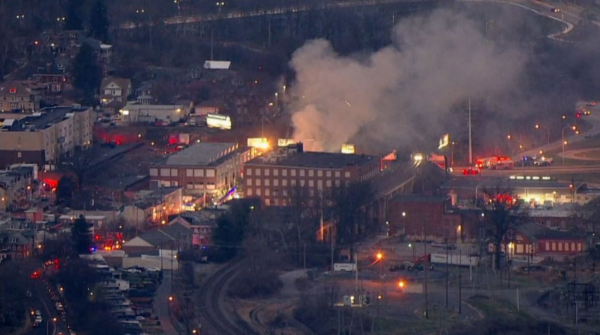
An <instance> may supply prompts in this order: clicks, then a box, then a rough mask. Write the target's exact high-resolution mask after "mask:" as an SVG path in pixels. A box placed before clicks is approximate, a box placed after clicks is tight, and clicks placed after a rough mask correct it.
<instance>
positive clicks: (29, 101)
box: [0, 81, 40, 112]
mask: <svg viewBox="0 0 600 335" xmlns="http://www.w3.org/2000/svg"><path fill="white" fill-rule="evenodd" d="M39 100H40V99H39V97H38V96H36V95H35V94H34V92H32V90H31V89H30V88H27V87H25V86H24V85H22V84H21V83H19V82H17V81H12V82H8V83H0V112H11V111H24V112H35V111H37V110H38V109H39V108H40V101H39Z"/></svg>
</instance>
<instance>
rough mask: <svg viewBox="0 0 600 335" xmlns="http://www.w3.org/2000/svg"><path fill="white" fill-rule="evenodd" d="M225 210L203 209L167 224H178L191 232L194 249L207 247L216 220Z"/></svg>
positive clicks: (183, 215)
mask: <svg viewBox="0 0 600 335" xmlns="http://www.w3.org/2000/svg"><path fill="white" fill-rule="evenodd" d="M226 212H227V209H223V208H205V209H203V210H201V211H196V212H184V213H181V214H180V215H178V216H177V217H176V218H174V219H173V220H171V222H169V224H174V223H180V224H181V225H183V226H184V227H187V228H188V229H190V231H191V232H192V245H193V246H194V247H207V246H209V245H210V243H211V240H212V233H213V231H214V230H215V228H216V227H217V219H218V218H219V217H220V216H221V215H223V214H225V213H226Z"/></svg>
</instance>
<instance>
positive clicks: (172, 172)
mask: <svg viewBox="0 0 600 335" xmlns="http://www.w3.org/2000/svg"><path fill="white" fill-rule="evenodd" d="M171 177H177V169H171Z"/></svg>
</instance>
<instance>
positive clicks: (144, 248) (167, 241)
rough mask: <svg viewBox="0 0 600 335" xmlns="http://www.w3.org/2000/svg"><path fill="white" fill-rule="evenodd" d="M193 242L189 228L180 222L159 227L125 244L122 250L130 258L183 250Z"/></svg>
mask: <svg viewBox="0 0 600 335" xmlns="http://www.w3.org/2000/svg"><path fill="white" fill-rule="evenodd" d="M191 242H192V234H191V231H190V229H189V228H187V227H185V226H184V225H182V224H181V223H179V222H173V223H172V224H170V225H165V226H161V227H158V228H156V229H153V230H149V231H146V232H145V233H143V234H141V235H139V236H136V237H134V238H133V239H131V240H129V241H127V242H125V243H124V244H123V248H122V250H123V251H124V252H125V253H126V254H127V255H129V256H130V257H136V256H139V255H142V254H156V253H157V251H158V250H183V249H186V248H188V247H189V246H190V245H191Z"/></svg>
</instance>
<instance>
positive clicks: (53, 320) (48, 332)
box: [46, 318, 58, 335]
mask: <svg viewBox="0 0 600 335" xmlns="http://www.w3.org/2000/svg"><path fill="white" fill-rule="evenodd" d="M57 320H58V319H57V318H52V327H56V325H55V323H56V321H57ZM46 335H50V320H48V321H46Z"/></svg>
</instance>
